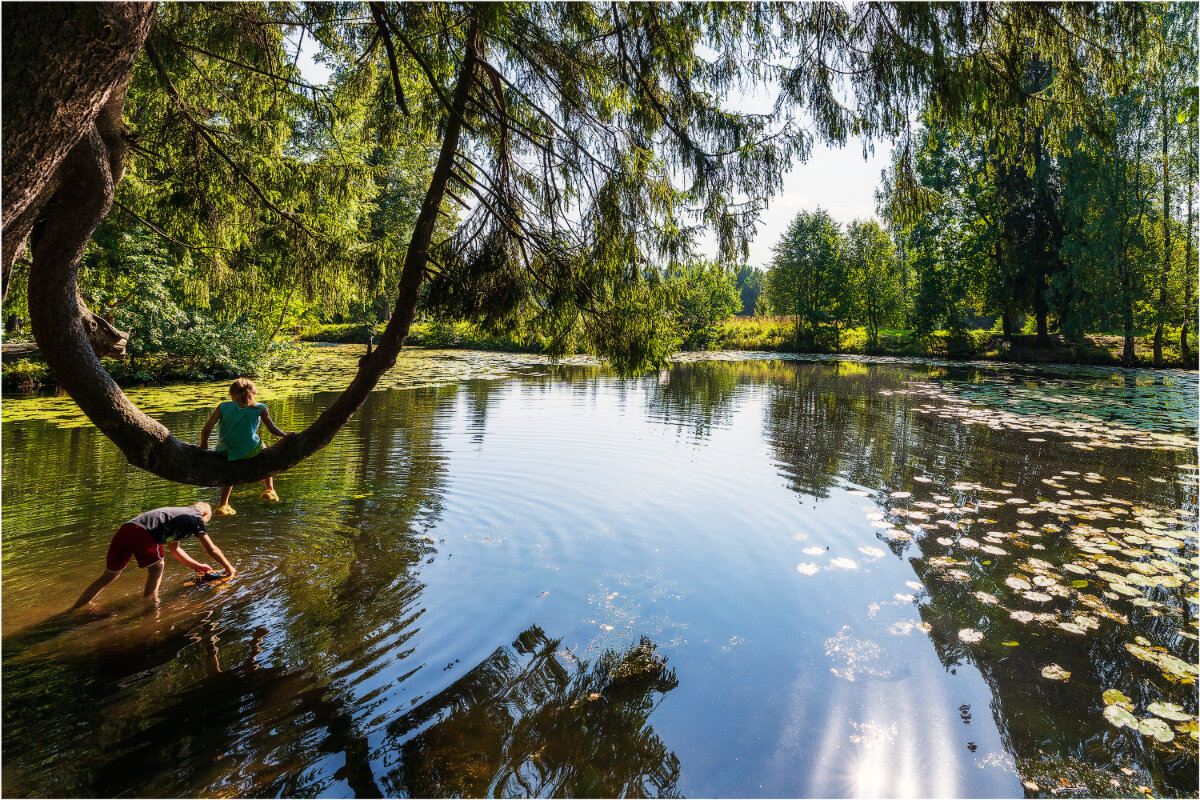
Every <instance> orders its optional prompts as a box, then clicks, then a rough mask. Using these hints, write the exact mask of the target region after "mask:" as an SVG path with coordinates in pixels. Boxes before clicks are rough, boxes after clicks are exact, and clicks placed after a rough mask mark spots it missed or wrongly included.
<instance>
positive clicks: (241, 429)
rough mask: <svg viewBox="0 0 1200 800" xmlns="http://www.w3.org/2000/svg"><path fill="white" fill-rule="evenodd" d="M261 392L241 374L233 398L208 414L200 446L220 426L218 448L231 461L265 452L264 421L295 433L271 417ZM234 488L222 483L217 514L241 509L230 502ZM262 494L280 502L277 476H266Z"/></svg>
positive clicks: (276, 431) (271, 427) (282, 433)
mask: <svg viewBox="0 0 1200 800" xmlns="http://www.w3.org/2000/svg"><path fill="white" fill-rule="evenodd" d="M257 394H258V387H256V386H255V385H254V382H253V381H251V380H250V379H249V378H238V379H237V380H236V381H234V382H233V385H232V386H230V387H229V396H230V397H231V398H233V399H232V400H226V401H225V402H224V403H221V404H220V405H219V406H217V407H216V408H215V409H213V413H212V416H210V417H209V418H208V422H206V423H204V428H203V430H201V431H200V449H202V450H207V449H208V436H209V434H210V433H212V429H213V426H214V425H216V426H217V452H218V453H224V454H225V457H226V458H228V459H229V460H230V461H238V460H240V459H243V458H254V457H255V456H256V455H258V454H259V453H261V452H262V450H263V444H262V439H260V438H259V436H258V424H259V423H260V422H261V423H263V424H265V425H266V426H267V430H269V431H270V432H271V433H273V434H275V435H276V436H292V435H293V434H292V432H291V431H282V430H280V429H279V426H278V425H276V424H275V422H274V420H272V419H271V414H270V412H268V411H267V407H266V406H265V405H263V404H262V403H255V402H254V397H255V395H257ZM232 491H233V486H222V487H221V499H220V500H219V501H218V502H217V512H216V513H217V514H219V515H221V516H229V515H231V514H236V513H237V511H235V510H234V509H233V506H231V505H229V494H230V493H231V492H232ZM260 497H262V499H263V500H266V501H268V502H271V503H277V502H279V495H277V494H275V481H274V479H273V478H270V477H267V478H263V491H262V494H261V495H260Z"/></svg>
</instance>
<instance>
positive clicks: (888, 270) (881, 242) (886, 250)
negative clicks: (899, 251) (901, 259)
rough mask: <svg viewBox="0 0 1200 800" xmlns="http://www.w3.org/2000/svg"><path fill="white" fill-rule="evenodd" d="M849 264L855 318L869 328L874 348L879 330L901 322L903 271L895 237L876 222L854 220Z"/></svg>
mask: <svg viewBox="0 0 1200 800" xmlns="http://www.w3.org/2000/svg"><path fill="white" fill-rule="evenodd" d="M846 262H847V272H848V273H849V281H850V287H851V304H852V314H853V318H854V320H855V321H856V322H858V323H861V324H863V325H865V326H866V328H867V336H868V337H869V339H870V343H871V346H872V347H877V346H878V345H879V328H880V326H883V325H891V324H895V323H897V322H899V321H900V319H901V313H900V312H901V305H900V292H901V286H900V270H899V264H898V260H897V257H896V248H895V245H893V244H892V237H891V236H889V235H888V232H887V231H885V230H884V229H883V227H882V226H880V224H879V223H878V222H876V221H875V220H855V221H853V222H851V223H850V225H849V227H848V228H847V229H846Z"/></svg>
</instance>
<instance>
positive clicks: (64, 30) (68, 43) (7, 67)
mask: <svg viewBox="0 0 1200 800" xmlns="http://www.w3.org/2000/svg"><path fill="white" fill-rule="evenodd" d="M154 5H155V4H154V3H8V4H6V5H5V7H4V47H3V91H4V112H3V140H4V154H3V169H4V195H3V218H2V225H3V236H4V245H3V248H2V249H3V253H2V257H3V279H4V291H5V294H7V288H8V278H9V276H10V274H11V270H12V265H13V264H14V263H15V262H16V260H17V258H18V257H20V255H21V253H22V252H23V251H24V249H25V240H26V238H27V237H28V236H29V233H30V231H31V230H32V229H33V226H34V224H35V222H36V221H37V218H38V216H39V212H40V210H41V208H42V207H43V206H44V205H45V204H46V203H47V202H48V201H49V200H50V198H51V196H53V194H54V190H55V183H56V176H57V173H58V168H59V165H60V164H61V163H62V161H63V159H64V158H66V156H67V154H68V153H69V152H71V150H72V149H73V148H74V147H75V146H76V145H77V144H78V143H79V141H80V140H81V139H82V138H83V137H84V135H85V134H86V133H87V132H88V131H89V130H90V129H91V127H92V125H93V123H94V122H95V121H96V118H97V117H98V116H99V115H100V111H101V109H102V108H104V106H105V104H106V103H107V102H108V100H109V96H110V95H111V94H112V92H113V90H114V89H117V88H118V87H123V86H125V85H126V84H127V83H128V81H129V76H130V73H131V72H132V70H133V62H134V60H135V59H136V58H137V55H138V53H139V52H140V51H141V49H142V42H143V41H145V38H146V34H147V33H148V32H149V30H150V21H151V19H152V18H153V16H154Z"/></svg>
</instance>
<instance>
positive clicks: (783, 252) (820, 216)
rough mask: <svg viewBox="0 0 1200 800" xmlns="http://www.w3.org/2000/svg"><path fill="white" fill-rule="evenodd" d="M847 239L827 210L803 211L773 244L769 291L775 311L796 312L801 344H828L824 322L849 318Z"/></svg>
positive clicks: (827, 324) (836, 322)
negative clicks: (776, 242)
mask: <svg viewBox="0 0 1200 800" xmlns="http://www.w3.org/2000/svg"><path fill="white" fill-rule="evenodd" d="M845 247H846V242H845V238H844V237H843V235H842V230H841V226H839V225H838V224H837V223H836V222H835V221H834V220H833V217H831V216H830V215H829V212H828V211H825V210H824V209H817V210H816V211H801V212H800V213H799V214H797V215H796V218H795V219H793V220H792V222H791V224H790V225H789V226H788V228H787V230H786V231H785V232H784V234H783V237H782V238H781V239H780V241H779V243H778V244H777V245H776V246H775V248H774V252H775V258H774V260H773V261H772V263H771V269H770V271H769V272H768V273H767V282H766V295H767V297H768V299H769V300H770V303H771V308H772V309H773V310H774V312H775V313H776V314H787V315H788V316H792V317H793V318H794V320H795V324H796V345H797V347H798V348H799V349H801V350H810V349H814V348H825V347H828V344H826V339H827V338H828V336H827V334H828V331H826V330H825V329H826V328H829V327H830V326H837V325H839V324H846V323H847V322H848V321H849V319H850V309H851V284H850V273H849V271H848V269H847V259H846V254H845Z"/></svg>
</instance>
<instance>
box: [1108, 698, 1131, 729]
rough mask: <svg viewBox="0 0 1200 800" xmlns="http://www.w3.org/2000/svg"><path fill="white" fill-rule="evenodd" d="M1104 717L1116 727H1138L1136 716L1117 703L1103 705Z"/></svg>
mask: <svg viewBox="0 0 1200 800" xmlns="http://www.w3.org/2000/svg"><path fill="white" fill-rule="evenodd" d="M1104 718H1105V719H1106V720H1108V721H1109V722H1111V723H1112V724H1113V725H1115V726H1116V727H1118V728H1122V727H1127V728H1133V729H1134V730H1137V728H1138V718H1137V717H1135V716H1134V715H1133V714H1131V713H1129V711H1128V710H1126V709H1125V708H1123V707H1121V706H1119V705H1115V704H1113V705H1108V706H1105V707H1104Z"/></svg>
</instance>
